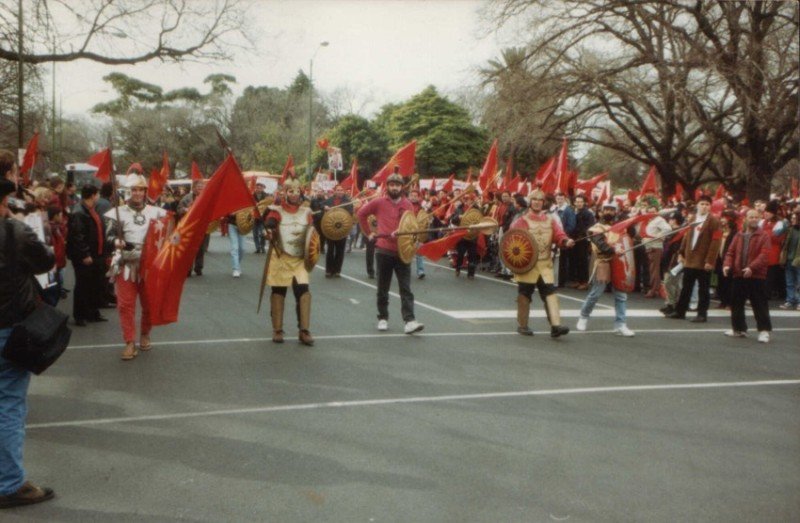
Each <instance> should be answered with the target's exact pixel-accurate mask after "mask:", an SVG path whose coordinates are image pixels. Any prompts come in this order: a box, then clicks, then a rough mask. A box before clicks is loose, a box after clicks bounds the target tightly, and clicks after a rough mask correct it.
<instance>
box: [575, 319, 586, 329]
mask: <svg viewBox="0 0 800 523" xmlns="http://www.w3.org/2000/svg"><path fill="white" fill-rule="evenodd" d="M588 324H589V318H578V325H577V326H576V327H575V328H576V329H578V330H579V331H581V332H583V331H585V330H586V326H587V325H588Z"/></svg>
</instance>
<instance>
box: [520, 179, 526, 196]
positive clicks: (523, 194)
mask: <svg viewBox="0 0 800 523" xmlns="http://www.w3.org/2000/svg"><path fill="white" fill-rule="evenodd" d="M518 192H519V193H520V194H521V195H522V196H528V182H527V181H526V182H523V183H522V187H521V188H520V189H519V191H518Z"/></svg>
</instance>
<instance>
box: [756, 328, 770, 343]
mask: <svg viewBox="0 0 800 523" xmlns="http://www.w3.org/2000/svg"><path fill="white" fill-rule="evenodd" d="M758 342H759V343H769V331H761V332H759V333H758Z"/></svg>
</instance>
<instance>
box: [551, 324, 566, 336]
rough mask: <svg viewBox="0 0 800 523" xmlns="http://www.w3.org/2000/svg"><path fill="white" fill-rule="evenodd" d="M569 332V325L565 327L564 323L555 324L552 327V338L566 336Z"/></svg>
mask: <svg viewBox="0 0 800 523" xmlns="http://www.w3.org/2000/svg"><path fill="white" fill-rule="evenodd" d="M568 333H569V327H565V326H563V325H554V326H552V327H550V337H551V338H558V337H559V336H564V335H566V334H568Z"/></svg>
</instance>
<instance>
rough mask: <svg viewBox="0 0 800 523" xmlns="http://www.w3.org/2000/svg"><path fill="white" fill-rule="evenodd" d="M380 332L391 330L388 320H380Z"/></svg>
mask: <svg viewBox="0 0 800 523" xmlns="http://www.w3.org/2000/svg"><path fill="white" fill-rule="evenodd" d="M378 330H379V331H388V330H389V322H388V321H386V320H378Z"/></svg>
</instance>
